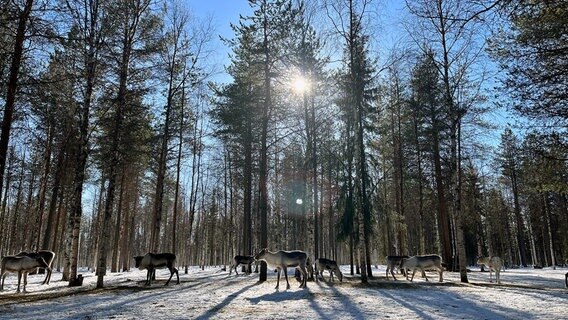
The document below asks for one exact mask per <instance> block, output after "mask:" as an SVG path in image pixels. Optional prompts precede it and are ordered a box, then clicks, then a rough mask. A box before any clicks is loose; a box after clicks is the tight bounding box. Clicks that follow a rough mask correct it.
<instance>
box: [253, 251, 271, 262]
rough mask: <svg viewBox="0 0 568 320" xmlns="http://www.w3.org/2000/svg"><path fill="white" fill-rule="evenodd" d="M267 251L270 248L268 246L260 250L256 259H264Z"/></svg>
mask: <svg viewBox="0 0 568 320" xmlns="http://www.w3.org/2000/svg"><path fill="white" fill-rule="evenodd" d="M267 252H268V249H267V248H264V249H262V250H260V252H259V253H257V254H256V255H255V256H254V260H262V259H264V256H265V255H266V253H267Z"/></svg>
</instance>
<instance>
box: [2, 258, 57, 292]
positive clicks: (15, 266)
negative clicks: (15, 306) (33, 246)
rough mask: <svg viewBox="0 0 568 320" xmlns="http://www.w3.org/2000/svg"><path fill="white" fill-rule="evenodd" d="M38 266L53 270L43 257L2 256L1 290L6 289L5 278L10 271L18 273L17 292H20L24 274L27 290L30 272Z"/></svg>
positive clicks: (49, 270)
mask: <svg viewBox="0 0 568 320" xmlns="http://www.w3.org/2000/svg"><path fill="white" fill-rule="evenodd" d="M37 268H46V269H47V270H48V272H51V268H50V267H49V265H48V264H47V263H46V262H45V260H43V258H42V257H39V256H36V257H29V256H6V257H3V258H2V283H0V291H2V290H4V280H5V279H6V276H7V275H8V273H10V272H13V273H18V289H17V290H16V293H19V292H20V283H21V280H22V276H23V277H24V292H26V285H27V284H28V273H29V272H30V271H33V270H35V269H37Z"/></svg>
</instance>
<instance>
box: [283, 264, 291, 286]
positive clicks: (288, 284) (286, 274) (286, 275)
mask: <svg viewBox="0 0 568 320" xmlns="http://www.w3.org/2000/svg"><path fill="white" fill-rule="evenodd" d="M284 277H285V278H286V290H288V289H290V282H288V268H284Z"/></svg>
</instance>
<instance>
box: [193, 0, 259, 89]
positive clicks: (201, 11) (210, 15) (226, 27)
mask: <svg viewBox="0 0 568 320" xmlns="http://www.w3.org/2000/svg"><path fill="white" fill-rule="evenodd" d="M185 1H186V3H187V5H188V9H189V11H190V12H192V13H193V14H194V15H196V16H197V17H199V18H200V19H207V20H209V19H210V20H211V23H212V26H213V28H214V32H215V34H214V35H213V41H212V43H211V49H212V50H213V56H212V57H210V59H211V61H214V64H216V65H217V66H216V71H217V72H218V73H217V74H215V75H213V76H212V78H211V80H213V81H216V82H228V81H230V78H229V76H228V75H227V74H225V73H224V68H223V66H224V65H227V64H228V63H229V59H228V54H229V52H230V50H229V48H228V47H227V46H226V45H225V44H224V43H223V42H222V41H221V40H220V36H221V37H224V38H228V39H231V38H233V37H234V33H233V30H231V27H230V24H231V23H233V24H236V23H238V22H239V15H244V16H248V15H250V14H251V13H252V10H251V8H250V6H249V4H248V1H247V0H185ZM211 61H210V62H211Z"/></svg>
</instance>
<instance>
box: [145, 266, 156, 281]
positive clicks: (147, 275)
mask: <svg viewBox="0 0 568 320" xmlns="http://www.w3.org/2000/svg"><path fill="white" fill-rule="evenodd" d="M147 270H148V272H147V273H146V283H145V285H147V286H151V285H152V274H153V273H154V269H153V268H152V267H150V266H148V269H147Z"/></svg>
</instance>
